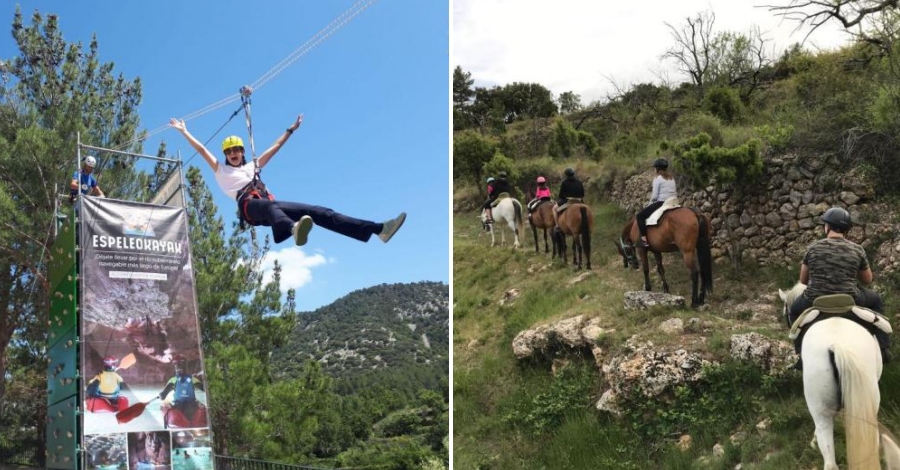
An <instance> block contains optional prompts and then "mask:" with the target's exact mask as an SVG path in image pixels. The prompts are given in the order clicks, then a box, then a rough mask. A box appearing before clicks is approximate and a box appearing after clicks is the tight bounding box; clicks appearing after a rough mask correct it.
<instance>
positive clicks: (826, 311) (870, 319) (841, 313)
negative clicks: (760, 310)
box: [788, 294, 893, 340]
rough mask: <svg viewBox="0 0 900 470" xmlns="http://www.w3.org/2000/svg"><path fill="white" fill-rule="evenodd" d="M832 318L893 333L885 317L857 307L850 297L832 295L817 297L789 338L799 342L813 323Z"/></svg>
mask: <svg viewBox="0 0 900 470" xmlns="http://www.w3.org/2000/svg"><path fill="white" fill-rule="evenodd" d="M832 317H842V318H846V319H848V320H853V321H855V322H856V323H859V324H860V325H862V326H863V327H864V328H866V329H867V330H869V331H872V330H873V328H874V329H878V330H881V331H883V332H885V333H887V334H891V333H893V329H892V328H891V322H890V321H889V320H888V319H887V317H885V316H884V315H882V314H880V313H878V312H875V311H873V310H869V309H867V308H865V307H860V306H858V305H856V302H854V300H853V297H851V296H850V295H847V294H832V295H823V296H820V297H817V298H816V300H814V301H813V306H812V307H810V308H808V309H806V310H804V311H803V313H801V314H800V316H799V317H797V319H796V320H795V321H794V324H793V325H791V332H790V334H789V335H788V337H789V338H790V339H792V340H797V339H799V338H800V337H801V336H802V334H803V332H804V331H805V330H806V329H808V328H809V327H810V326H811V325H812V324H813V323H815V322H817V321H821V320H825V319H827V318H832ZM873 334H874V332H873Z"/></svg>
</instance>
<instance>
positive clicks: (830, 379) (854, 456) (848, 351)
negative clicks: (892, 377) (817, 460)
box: [778, 283, 900, 470]
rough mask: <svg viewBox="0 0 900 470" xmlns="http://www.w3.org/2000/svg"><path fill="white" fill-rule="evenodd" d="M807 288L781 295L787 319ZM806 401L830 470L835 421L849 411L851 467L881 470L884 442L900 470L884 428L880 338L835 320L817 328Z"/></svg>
mask: <svg viewBox="0 0 900 470" xmlns="http://www.w3.org/2000/svg"><path fill="white" fill-rule="evenodd" d="M805 289H806V286H805V285H803V284H799V283H798V284H797V285H795V286H794V287H793V288H792V289H791V290H790V291H788V292H785V291H782V290H781V289H779V290H778V295H779V296H780V297H781V300H783V301H784V309H785V310H784V313H785V315H786V314H787V312H788V310H790V306H791V304H792V303H793V301H794V299H796V298H797V296H799V295H800V294H801V293H803V291H804V290H805ZM801 358H802V359H803V395H804V396H805V397H806V406H807V408H809V414H810V415H812V418H813V421H814V422H815V424H816V431H815V434H814V435H813V440H812V442H810V445H812V447H813V448H815V447H816V443H818V447H819V450H820V451H821V452H822V458H823V459H824V460H825V467H824V468H825V470H837V468H838V466H837V462H836V461H835V458H834V417H835V416H836V415H837V414H838V413H839V412H840V411H841V410H842V409H843V412H844V427H845V430H846V434H847V436H846V442H847V462H848V468H850V469H860V470H863V469H866V470H867V469H880V468H881V462H880V460H879V456H878V448H879V439H880V445H881V448H882V451H883V452H884V458H885V463H886V464H887V468H888V469H889V470H898V469H900V447H898V445H897V439H896V438H894V437H893V436H892V435H891V434H890V432H888V431H887V429H885V428H884V427H883V426H881V425H879V424H878V406H879V404H880V401H881V393H880V392H879V390H878V379H879V378H880V377H881V368H882V365H881V349H879V347H878V342H877V341H876V339H875V337H874V336H873V335H872V333H870V332H869V331H867V330H866V329H865V328H863V327H862V326H860V325H859V324H857V323H855V322H853V321H851V320H847V319H846V318H840V317H832V318H828V319H825V320H821V321H819V322H817V323H814V324H813V325H812V326H810V327H809V330H808V331H807V332H806V336H805V338H804V340H803V348H802V352H801Z"/></svg>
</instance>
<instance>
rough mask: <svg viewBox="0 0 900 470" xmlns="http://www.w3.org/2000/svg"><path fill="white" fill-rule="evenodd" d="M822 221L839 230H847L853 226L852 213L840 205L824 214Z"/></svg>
mask: <svg viewBox="0 0 900 470" xmlns="http://www.w3.org/2000/svg"><path fill="white" fill-rule="evenodd" d="M822 222H824V223H826V224H828V225H830V226H831V228H833V229H836V230H837V231H838V232H846V231H847V230H850V229H851V228H852V227H853V222H852V221H851V220H850V213H849V212H847V211H846V210H844V209H842V208H840V207H832V208H831V209H828V210H827V211H825V214H823V215H822Z"/></svg>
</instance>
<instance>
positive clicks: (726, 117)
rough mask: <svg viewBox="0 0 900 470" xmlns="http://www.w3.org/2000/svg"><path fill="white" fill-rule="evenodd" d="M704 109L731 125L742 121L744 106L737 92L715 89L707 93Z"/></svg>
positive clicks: (721, 88) (727, 89)
mask: <svg viewBox="0 0 900 470" xmlns="http://www.w3.org/2000/svg"><path fill="white" fill-rule="evenodd" d="M703 109H704V110H705V111H706V112H708V113H710V114H712V115H713V116H717V117H718V118H719V119H721V120H722V121H723V122H726V123H729V124H731V123H734V122H737V121H738V120H739V119H740V117H741V114H742V109H743V104H741V97H740V95H739V94H738V91H737V90H734V89H732V88H729V87H715V88H711V89H710V90H709V91H707V92H706V96H704V97H703Z"/></svg>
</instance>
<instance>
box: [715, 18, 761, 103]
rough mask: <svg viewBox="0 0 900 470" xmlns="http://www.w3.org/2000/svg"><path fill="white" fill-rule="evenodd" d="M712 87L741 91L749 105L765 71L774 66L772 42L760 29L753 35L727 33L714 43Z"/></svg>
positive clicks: (721, 34) (719, 35) (751, 31)
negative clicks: (770, 50) (714, 85)
mask: <svg viewBox="0 0 900 470" xmlns="http://www.w3.org/2000/svg"><path fill="white" fill-rule="evenodd" d="M712 42H713V47H712V54H711V58H710V64H709V80H708V83H712V82H716V83H718V84H720V85H727V86H730V87H738V88H739V89H740V93H741V99H742V100H744V101H745V102H746V101H748V100H749V99H750V96H751V95H752V94H753V92H755V91H756V89H757V88H759V85H760V82H761V79H762V70H763V69H764V68H765V67H767V66H769V65H771V63H772V58H771V56H770V54H769V52H768V51H767V48H766V44H767V43H768V42H769V40H768V39H766V38H765V37H764V36H763V34H762V32H761V31H760V29H759V28H758V27H755V28H753V29H751V30H750V32H749V33H747V34H743V33H732V32H724V33H720V34H717V35H716V36H715V38H714V39H713V41H712Z"/></svg>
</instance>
